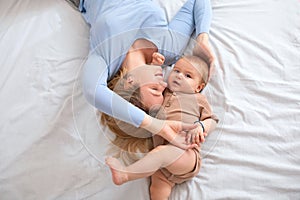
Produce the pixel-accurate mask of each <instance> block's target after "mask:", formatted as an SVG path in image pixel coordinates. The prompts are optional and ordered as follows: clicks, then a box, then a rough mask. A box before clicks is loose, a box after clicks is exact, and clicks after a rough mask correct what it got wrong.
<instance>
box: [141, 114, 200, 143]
mask: <svg viewBox="0 0 300 200" xmlns="http://www.w3.org/2000/svg"><path fill="white" fill-rule="evenodd" d="M140 127H141V128H144V129H146V130H148V131H150V132H151V133H152V134H158V135H160V136H161V137H163V138H164V139H166V140H168V141H169V142H170V143H172V144H173V145H175V146H177V147H179V148H181V149H190V148H194V147H196V146H197V144H191V143H187V142H186V135H185V134H180V133H182V131H189V130H192V129H195V128H196V127H197V125H195V124H185V123H182V122H179V121H168V120H165V121H164V120H159V119H156V118H153V117H150V116H149V115H146V116H145V118H144V120H143V122H142V124H141V126H140Z"/></svg>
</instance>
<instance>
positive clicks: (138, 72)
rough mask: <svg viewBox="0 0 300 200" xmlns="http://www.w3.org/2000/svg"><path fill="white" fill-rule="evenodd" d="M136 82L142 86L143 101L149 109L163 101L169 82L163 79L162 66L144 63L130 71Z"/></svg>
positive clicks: (133, 80)
mask: <svg viewBox="0 0 300 200" xmlns="http://www.w3.org/2000/svg"><path fill="white" fill-rule="evenodd" d="M130 77H131V79H132V82H133V83H134V84H138V85H139V86H140V95H141V100H142V103H143V104H144V106H145V108H146V109H147V110H150V108H152V107H153V106H157V105H161V104H162V103H163V94H162V93H163V91H164V89H165V88H166V86H167V83H165V82H164V81H163V73H162V68H161V66H157V65H143V66H140V67H137V68H136V69H134V70H132V71H131V72H130Z"/></svg>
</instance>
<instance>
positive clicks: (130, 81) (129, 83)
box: [124, 75, 134, 90]
mask: <svg viewBox="0 0 300 200" xmlns="http://www.w3.org/2000/svg"><path fill="white" fill-rule="evenodd" d="M133 82H134V81H133V77H132V76H131V75H129V76H127V77H126V80H125V83H124V89H125V90H127V89H129V88H130V87H131V86H132V84H133Z"/></svg>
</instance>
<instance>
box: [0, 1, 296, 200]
mask: <svg viewBox="0 0 300 200" xmlns="http://www.w3.org/2000/svg"><path fill="white" fill-rule="evenodd" d="M156 1H157V2H158V3H159V4H160V5H161V6H162V7H163V9H164V10H165V11H166V14H167V16H168V18H171V17H172V15H173V14H174V13H175V12H176V10H177V9H178V8H179V7H180V6H181V5H182V3H183V2H184V0H178V1H171V0H169V1H163V0H156ZM212 6H213V21H212V27H211V33H210V35H211V44H212V48H213V50H214V52H215V54H216V57H217V61H216V70H215V73H214V76H213V77H212V79H211V82H210V84H209V86H208V88H206V90H205V91H204V92H205V93H206V95H207V96H208V99H209V101H210V102H211V104H212V106H213V109H214V111H215V112H216V114H217V115H218V116H219V118H220V123H219V125H218V127H217V129H216V130H215V131H214V132H213V133H212V134H211V135H210V136H209V137H208V138H207V141H206V143H205V144H204V145H203V147H202V156H203V164H202V168H201V171H200V173H199V175H198V176H197V177H195V178H194V179H193V180H191V181H188V182H186V183H183V184H181V185H178V186H176V188H175V189H174V190H173V192H172V195H171V199H173V200H175V199H176V200H186V199H300V156H299V151H300V123H299V121H300V81H299V73H300V23H299V22H300V21H299V19H300V1H299V0H289V1H278V0H265V1H259V0H244V1H230V0H212ZM88 31H89V28H88V26H87V25H86V24H85V22H84V20H83V18H82V17H81V15H80V13H79V12H77V11H76V10H75V9H73V8H72V7H71V6H69V4H68V3H66V2H65V1H63V0H51V1H50V0H44V1H34V0H23V1H17V0H11V1H5V2H4V1H1V2H0V66H1V68H0V74H1V75H0V77H1V78H0V86H1V87H0V88H1V89H0V111H1V112H0V141H1V145H0V199H5V200H11V199H14V200H15V199H63V200H65V199H72V200H73V199H101V200H102V199H103V200H106V199H107V200H114V199H116V200H117V199H137V200H143V199H145V200H146V199H149V195H148V183H149V181H148V179H141V180H137V181H133V182H130V183H127V184H125V185H122V186H115V185H114V184H113V183H112V182H111V179H110V172H109V170H108V168H107V167H106V166H105V165H103V160H104V157H105V150H106V148H107V147H108V146H107V145H108V144H109V142H108V139H107V135H106V134H103V133H104V132H105V130H104V129H103V127H101V126H99V124H98V122H97V115H96V112H95V110H94V109H93V108H92V107H91V106H90V105H88V104H87V103H86V101H85V99H84V98H83V96H82V92H81V90H80V70H81V67H82V62H83V61H84V59H85V57H86V55H87V53H88Z"/></svg>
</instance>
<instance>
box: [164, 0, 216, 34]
mask: <svg viewBox="0 0 300 200" xmlns="http://www.w3.org/2000/svg"><path fill="white" fill-rule="evenodd" d="M211 19H212V8H211V3H210V0H187V1H186V3H185V4H184V5H183V6H182V7H181V8H180V10H179V11H178V12H177V14H176V15H175V16H174V17H173V19H172V20H171V21H170V23H169V28H170V29H171V30H173V31H176V32H179V33H181V34H184V35H188V36H190V35H191V34H192V33H193V31H194V30H195V29H196V35H199V34H200V33H204V32H206V33H209V28H210V24H211Z"/></svg>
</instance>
